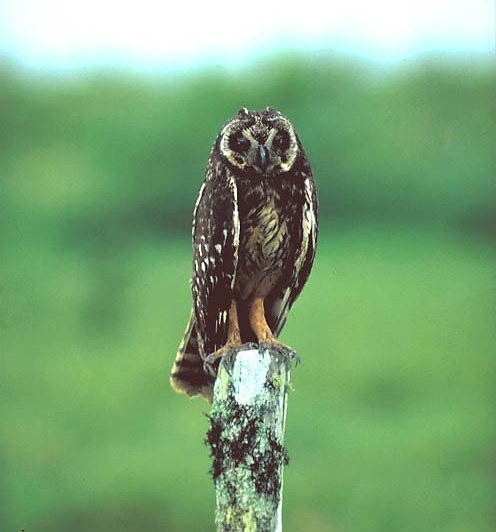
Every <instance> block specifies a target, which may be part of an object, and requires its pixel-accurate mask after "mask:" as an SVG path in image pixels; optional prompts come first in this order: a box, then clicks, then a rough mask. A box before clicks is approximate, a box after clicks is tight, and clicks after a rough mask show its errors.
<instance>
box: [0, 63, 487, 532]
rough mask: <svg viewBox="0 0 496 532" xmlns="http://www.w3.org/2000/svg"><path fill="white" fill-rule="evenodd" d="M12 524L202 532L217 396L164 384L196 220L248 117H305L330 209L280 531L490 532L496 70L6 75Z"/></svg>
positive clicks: (283, 67) (329, 66)
mask: <svg viewBox="0 0 496 532" xmlns="http://www.w3.org/2000/svg"><path fill="white" fill-rule="evenodd" d="M0 80H1V81H0V83H1V86H0V123H1V127H0V150H1V158H0V186H1V194H0V246H1V248H0V254H1V255H0V256H1V260H0V275H1V277H0V350H1V388H0V393H1V402H2V416H1V429H2V445H1V455H0V461H1V462H0V463H1V501H2V502H1V504H0V524H1V529H2V530H6V531H7V530H8V531H11V530H13V531H16V530H17V531H19V530H21V529H23V530H25V531H26V532H35V531H69V530H70V531H71V532H79V531H81V532H82V531H108V530H119V531H124V532H125V531H136V530H141V531H151V530H168V531H184V530H206V531H207V530H213V529H214V525H213V515H214V504H215V500H214V487H213V484H212V481H211V479H210V478H209V475H208V470H209V467H210V460H209V453H208V450H207V448H206V447H204V445H203V443H202V441H203V439H204V437H205V434H206V431H207V419H206V417H205V413H207V412H208V405H207V404H206V403H205V402H203V401H202V400H200V399H196V400H188V399H186V398H185V397H184V396H180V395H176V394H175V393H174V392H173V391H172V390H171V389H170V387H169V382H168V378H169V370H170V366H171V364H172V362H173V359H174V356H175V353H176V349H177V346H178V344H179V342H180V340H181V338H182V334H183V330H184V328H185V326H186V320H187V317H188V313H189V310H190V306H191V298H190V293H189V286H188V280H189V277H190V272H191V245H190V227H191V218H192V210H193V206H194V202H195V200H196V195H197V192H198V189H199V187H200V184H201V181H202V179H203V172H204V168H205V163H206V160H207V157H208V153H209V150H210V146H211V144H212V142H213V140H214V138H215V136H216V134H217V132H218V130H219V128H220V126H221V125H222V124H223V122H224V121H225V120H227V119H228V118H229V117H230V116H232V115H233V114H234V113H235V112H236V111H237V110H238V109H239V108H240V107H244V106H246V107H248V108H263V107H265V106H267V105H270V106H272V107H275V108H277V109H279V110H281V111H282V112H284V113H285V114H286V115H287V116H288V117H290V118H291V119H292V121H293V122H294V123H295V125H296V127H297V130H298V132H299V134H300V137H301V139H302V141H303V143H304V145H305V147H306V150H307V153H308V156H309V158H310V161H311V163H312V166H313V170H314V174H315V177H316V181H317V185H318V192H319V196H320V211H321V236H320V242H319V248H318V253H317V257H316V262H315V266H314V271H313V273H312V276H311V278H310V280H309V283H308V285H307V287H306V289H305V290H304V291H303V294H302V296H301V298H300V299H299V300H298V302H297V303H296V305H295V306H294V308H293V310H292V312H291V315H290V317H289V319H288V322H287V325H286V328H285V330H284V332H283V335H282V340H283V341H284V342H286V343H288V344H289V345H291V346H293V347H294V348H295V349H296V350H297V351H298V353H299V354H300V356H301V358H302V361H303V363H302V364H301V366H299V367H298V368H297V369H295V370H294V371H293V374H292V381H293V386H294V391H293V392H292V393H291V396H290V401H289V411H288V418H287V434H286V445H287V448H288V451H289V454H290V457H291V462H290V465H289V467H287V468H286V470H285V480H284V482H285V484H284V512H283V513H284V527H285V529H286V530H289V531H292V530H301V531H343V532H349V531H371V530H377V531H399V530H401V531H410V530H411V531H419V530H435V531H450V532H454V531H460V532H462V531H463V532H465V531H475V530H477V531H489V530H492V527H493V523H494V521H493V517H494V516H493V515H492V510H493V504H494V496H495V486H494V441H495V440H494V436H495V414H496V412H495V408H494V396H493V392H494V375H495V374H494V369H495V358H494V346H495V345H496V330H495V327H494V289H495V274H494V272H495V271H496V270H495V266H496V249H495V245H494V244H495V236H496V207H495V140H496V134H495V123H494V94H495V89H496V75H495V73H494V69H492V66H491V65H489V64H488V63H484V62H480V63H477V62H468V61H463V60H458V61H456V60H453V61H451V62H446V61H438V60H435V59H431V60H425V61H419V62H415V63H409V64H408V66H406V65H403V66H401V65H399V66H398V65H397V66H396V67H394V68H389V69H388V68H386V69H381V68H372V67H371V66H370V65H367V64H365V63H361V62H358V61H353V60H348V61H345V60H342V59H337V58H334V57H332V56H328V55H324V54H321V55H319V54H308V55H304V54H302V55H284V54H282V55H275V56H273V57H269V58H267V59H265V60H257V61H255V62H252V63H251V65H248V66H245V67H243V68H242V69H238V70H223V69H220V68H219V69H215V68H210V69H205V70H198V71H194V72H190V73H182V74H176V75H175V76H165V75H164V76H162V77H161V76H159V75H157V76H146V75H141V76H138V75H134V76H133V75H131V74H128V75H126V74H124V73H122V72H120V73H119V72H114V73H108V72H107V73H105V74H104V73H97V72H94V73H90V74H87V75H85V76H81V75H68V76H51V77H45V76H43V75H41V74H36V73H33V72H29V71H24V70H22V69H20V68H17V67H15V66H13V65H12V64H11V65H8V64H4V66H3V67H2V68H1V70H0Z"/></svg>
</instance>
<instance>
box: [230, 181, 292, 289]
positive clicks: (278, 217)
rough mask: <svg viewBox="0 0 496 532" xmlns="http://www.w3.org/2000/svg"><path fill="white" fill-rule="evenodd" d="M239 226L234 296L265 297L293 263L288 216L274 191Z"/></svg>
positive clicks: (247, 214) (252, 208) (248, 213)
mask: <svg viewBox="0 0 496 532" xmlns="http://www.w3.org/2000/svg"><path fill="white" fill-rule="evenodd" d="M240 225H241V227H240V242H239V258H238V269H237V274H236V283H235V293H236V294H237V295H238V296H239V297H240V298H241V299H247V298H249V297H254V296H258V297H266V296H267V294H268V293H269V292H270V291H271V290H272V288H273V287H274V286H275V284H276V283H277V281H278V280H279V278H280V276H281V274H282V272H283V270H284V267H285V265H287V264H288V262H289V260H290V250H291V249H292V246H291V240H292V235H291V234H290V231H289V227H290V226H291V223H290V219H289V213H288V212H286V210H285V209H283V208H281V204H280V196H279V195H278V194H277V193H276V192H274V191H272V192H269V193H267V194H266V195H265V196H264V198H263V200H262V201H260V202H259V203H257V204H255V205H253V206H251V208H249V209H248V210H246V212H245V213H244V216H242V217H241V219H240Z"/></svg>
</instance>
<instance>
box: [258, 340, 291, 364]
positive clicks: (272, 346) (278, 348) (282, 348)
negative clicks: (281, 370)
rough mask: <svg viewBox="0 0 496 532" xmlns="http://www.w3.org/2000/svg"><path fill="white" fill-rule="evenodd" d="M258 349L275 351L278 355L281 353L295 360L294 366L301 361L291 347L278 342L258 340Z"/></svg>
mask: <svg viewBox="0 0 496 532" xmlns="http://www.w3.org/2000/svg"><path fill="white" fill-rule="evenodd" d="M258 351H259V352H262V351H272V352H274V351H275V352H276V353H277V354H279V355H282V356H284V357H286V358H289V359H290V360H294V361H295V366H297V365H298V364H300V363H301V359H300V357H299V355H298V353H297V352H296V351H295V350H294V349H293V348H291V347H289V346H287V345H284V344H281V343H280V342H277V341H275V342H260V343H259V344H258Z"/></svg>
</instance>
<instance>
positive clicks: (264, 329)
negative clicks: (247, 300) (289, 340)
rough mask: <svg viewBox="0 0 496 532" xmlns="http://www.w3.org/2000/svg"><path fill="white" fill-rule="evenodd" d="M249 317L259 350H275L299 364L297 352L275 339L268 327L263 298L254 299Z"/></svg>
mask: <svg viewBox="0 0 496 532" xmlns="http://www.w3.org/2000/svg"><path fill="white" fill-rule="evenodd" d="M248 317H249V320H250V326H251V328H252V330H253V332H254V333H255V335H256V337H257V340H258V347H259V349H264V348H266V349H274V350H276V351H278V352H279V353H281V354H282V355H285V356H288V357H290V358H294V359H295V360H296V363H299V361H300V359H299V357H298V355H297V354H296V351H294V349H291V347H288V346H287V345H284V344H283V343H281V342H279V341H278V340H276V339H275V338H274V335H273V334H272V331H271V330H270V327H269V326H268V325H267V320H266V319H265V308H264V298H263V297H254V298H253V300H252V301H251V304H250V307H249V311H248Z"/></svg>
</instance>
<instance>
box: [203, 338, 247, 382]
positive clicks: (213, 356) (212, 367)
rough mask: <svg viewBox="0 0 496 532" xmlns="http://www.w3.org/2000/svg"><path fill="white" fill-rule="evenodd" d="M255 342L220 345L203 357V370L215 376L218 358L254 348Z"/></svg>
mask: <svg viewBox="0 0 496 532" xmlns="http://www.w3.org/2000/svg"><path fill="white" fill-rule="evenodd" d="M256 347H257V346H256V344H252V343H247V344H241V345H239V344H226V345H224V346H222V347H221V348H220V349H217V351H214V352H213V353H210V355H208V356H206V357H205V358H204V359H203V371H205V373H208V374H209V375H212V377H217V371H218V369H219V362H220V359H221V358H223V357H225V356H227V355H231V354H235V353H239V351H247V350H249V349H255V348H256Z"/></svg>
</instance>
